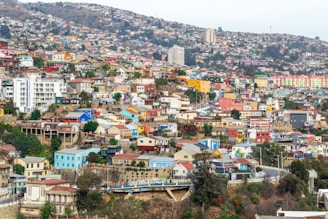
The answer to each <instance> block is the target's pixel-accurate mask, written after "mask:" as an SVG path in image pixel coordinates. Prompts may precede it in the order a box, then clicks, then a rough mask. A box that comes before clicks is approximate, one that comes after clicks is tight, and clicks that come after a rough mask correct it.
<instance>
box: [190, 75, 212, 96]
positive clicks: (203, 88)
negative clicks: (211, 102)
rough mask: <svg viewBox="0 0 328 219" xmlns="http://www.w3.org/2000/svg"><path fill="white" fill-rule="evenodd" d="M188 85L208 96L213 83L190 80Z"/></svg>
mask: <svg viewBox="0 0 328 219" xmlns="http://www.w3.org/2000/svg"><path fill="white" fill-rule="evenodd" d="M187 85H188V86H190V87H193V88H195V89H196V90H197V91H199V92H202V93H205V94H207V93H208V92H210V89H211V82H210V81H204V80H200V79H188V81H187Z"/></svg>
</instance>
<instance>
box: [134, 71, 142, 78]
mask: <svg viewBox="0 0 328 219" xmlns="http://www.w3.org/2000/svg"><path fill="white" fill-rule="evenodd" d="M141 75H142V74H141V73H140V72H137V71H136V72H134V74H133V78H140V77H141Z"/></svg>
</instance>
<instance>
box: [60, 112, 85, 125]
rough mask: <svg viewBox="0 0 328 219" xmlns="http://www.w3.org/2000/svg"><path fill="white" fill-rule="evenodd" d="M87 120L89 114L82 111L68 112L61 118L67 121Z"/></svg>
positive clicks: (83, 121) (79, 121)
mask: <svg viewBox="0 0 328 219" xmlns="http://www.w3.org/2000/svg"><path fill="white" fill-rule="evenodd" d="M89 120H90V119H89V116H88V115H87V114H85V113H83V112H69V113H68V114H67V115H66V116H65V117H64V119H63V121H64V122H67V123H86V122H88V121H89Z"/></svg>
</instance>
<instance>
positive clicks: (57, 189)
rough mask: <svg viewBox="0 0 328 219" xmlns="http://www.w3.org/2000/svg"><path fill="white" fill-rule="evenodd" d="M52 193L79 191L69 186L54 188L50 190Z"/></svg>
mask: <svg viewBox="0 0 328 219" xmlns="http://www.w3.org/2000/svg"><path fill="white" fill-rule="evenodd" d="M50 191H62V192H72V193H74V192H77V191H78V189H75V188H72V187H68V186H54V187H53V188H51V189H50Z"/></svg>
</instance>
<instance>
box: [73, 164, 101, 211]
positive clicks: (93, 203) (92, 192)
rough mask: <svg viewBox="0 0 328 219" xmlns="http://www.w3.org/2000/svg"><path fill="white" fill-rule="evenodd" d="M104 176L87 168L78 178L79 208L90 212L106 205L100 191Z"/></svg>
mask: <svg viewBox="0 0 328 219" xmlns="http://www.w3.org/2000/svg"><path fill="white" fill-rule="evenodd" d="M101 182H102V177H101V176H100V175H97V174H96V173H94V172H93V171H92V170H87V171H85V172H84V173H83V175H81V176H79V178H78V179H77V186H78V188H79V191H78V196H77V208H78V210H87V212H88V213H91V212H92V211H94V210H96V209H101V208H102V207H103V206H104V200H103V199H102V193H101V192H100V191H98V190H99V189H100V187H101Z"/></svg>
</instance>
